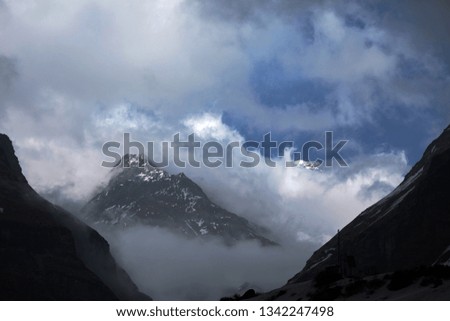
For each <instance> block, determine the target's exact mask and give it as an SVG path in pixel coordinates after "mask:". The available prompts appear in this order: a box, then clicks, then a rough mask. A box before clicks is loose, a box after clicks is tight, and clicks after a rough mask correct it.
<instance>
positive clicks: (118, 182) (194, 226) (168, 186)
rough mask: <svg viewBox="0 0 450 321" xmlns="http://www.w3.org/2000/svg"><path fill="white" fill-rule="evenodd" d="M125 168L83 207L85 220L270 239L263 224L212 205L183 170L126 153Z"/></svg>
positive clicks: (184, 232)
mask: <svg viewBox="0 0 450 321" xmlns="http://www.w3.org/2000/svg"><path fill="white" fill-rule="evenodd" d="M125 161H129V162H130V165H133V166H130V167H129V168H123V167H117V168H114V169H113V176H112V178H111V180H110V182H109V184H108V185H107V186H106V187H105V188H104V189H103V190H102V191H101V192H100V193H98V194H97V195H96V196H94V198H92V200H91V201H89V202H88V203H87V204H86V205H85V206H84V208H83V213H84V215H85V217H86V218H87V220H89V221H91V222H92V223H93V224H100V225H104V226H109V227H112V228H114V227H121V228H125V227H129V226H133V225H137V224H143V225H148V226H157V227H163V228H167V229H169V230H171V231H174V232H176V233H180V234H182V235H184V236H186V237H189V238H192V237H200V238H210V237H219V238H222V239H223V240H224V241H225V242H226V243H229V244H232V243H235V242H236V241H240V240H258V241H259V242H260V243H262V244H264V245H273V244H275V243H274V242H272V241H270V240H268V239H267V238H266V237H264V236H263V234H264V233H265V231H264V229H263V228H260V227H258V226H256V225H254V224H251V223H250V222H248V221H247V220H246V219H244V218H242V217H239V216H238V215H236V214H233V213H230V212H228V211H226V210H225V209H223V208H221V207H219V206H217V205H216V204H214V203H212V202H211V201H210V200H209V198H208V197H207V195H206V194H205V193H204V192H203V190H202V189H201V188H200V187H199V186H198V185H197V184H195V183H194V182H193V181H192V180H190V179H189V178H188V177H187V176H186V175H185V174H183V173H180V174H177V175H171V174H169V173H168V172H166V171H164V170H162V169H160V168H155V167H153V166H151V165H149V164H146V165H144V166H143V167H139V166H138V165H139V162H141V163H142V158H138V157H135V156H133V155H130V156H126V157H125Z"/></svg>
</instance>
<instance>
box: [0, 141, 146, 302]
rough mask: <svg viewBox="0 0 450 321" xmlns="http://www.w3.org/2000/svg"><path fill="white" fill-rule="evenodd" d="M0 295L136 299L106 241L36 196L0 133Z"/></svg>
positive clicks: (4, 297)
mask: <svg viewBox="0 0 450 321" xmlns="http://www.w3.org/2000/svg"><path fill="white" fill-rule="evenodd" d="M0 284H1V286H0V299H1V300H117V299H120V300H140V299H149V298H148V297H146V296H145V295H143V294H141V293H140V292H139V291H138V290H137V288H136V286H135V285H134V284H133V282H132V281H131V279H130V278H129V277H128V275H127V274H126V273H125V272H124V271H123V270H122V269H121V268H120V267H118V266H117V265H116V263H115V261H114V259H113V257H112V256H111V254H110V252H109V245H108V243H107V242H106V241H105V240H104V239H103V238H102V237H101V236H100V235H99V234H98V233H97V232H96V231H94V230H93V229H91V228H90V227H88V226H87V225H85V224H84V223H82V222H80V221H79V220H77V219H76V218H74V217H73V216H72V215H71V214H70V213H68V212H66V211H64V210H63V209H61V208H59V207H56V206H54V205H53V204H51V203H49V202H47V201H46V200H44V199H43V198H41V197H40V196H39V195H38V194H37V193H36V192H35V191H34V190H33V189H32V188H31V187H30V186H29V185H28V182H27V180H26V178H25V177H24V176H23V174H22V170H21V168H20V165H19V162H18V159H17V157H16V156H15V154H14V149H13V146H12V143H11V141H10V139H9V138H8V137H7V136H6V135H3V134H0Z"/></svg>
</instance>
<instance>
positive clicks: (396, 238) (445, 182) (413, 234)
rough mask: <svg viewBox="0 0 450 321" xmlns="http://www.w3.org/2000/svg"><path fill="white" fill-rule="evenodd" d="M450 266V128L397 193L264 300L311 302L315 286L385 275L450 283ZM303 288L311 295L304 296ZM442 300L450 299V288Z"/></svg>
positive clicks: (360, 218)
mask: <svg viewBox="0 0 450 321" xmlns="http://www.w3.org/2000/svg"><path fill="white" fill-rule="evenodd" d="M439 265H440V266H443V267H442V268H441V267H439ZM449 265H450V126H449V127H448V128H447V129H445V130H444V132H443V133H442V134H441V135H440V136H439V138H437V139H436V140H434V141H433V142H432V143H431V144H430V145H429V147H428V148H427V149H426V151H425V153H424V154H423V157H422V159H421V160H420V161H419V162H418V163H417V164H416V165H414V167H413V168H412V169H411V171H410V172H409V173H408V174H407V175H406V176H405V179H404V181H403V182H402V183H401V184H400V185H399V186H398V187H397V188H396V189H395V190H394V191H393V192H392V193H390V194H389V195H388V196H386V197H385V198H383V199H382V200H380V201H379V202H377V203H376V204H374V205H373V206H371V207H369V208H368V209H367V210H365V211H364V212H362V213H361V214H360V215H359V216H358V217H356V218H355V219H354V220H353V221H352V222H351V223H350V224H348V225H347V226H346V227H345V228H343V229H342V230H341V231H340V232H339V233H338V234H337V235H336V236H335V237H333V238H332V239H331V240H330V241H329V242H327V243H326V244H325V245H323V246H322V247H321V248H320V249H319V250H317V251H316V252H315V253H314V254H313V255H312V257H311V258H310V259H309V260H308V261H307V263H306V265H305V267H304V268H303V270H302V271H301V272H299V273H298V274H297V275H295V276H294V277H293V278H292V279H290V280H289V281H288V283H287V285H286V286H285V287H283V288H281V289H278V290H274V291H273V292H271V295H265V296H261V297H260V298H264V299H271V298H272V299H298V298H299V297H301V296H303V298H307V296H306V292H308V291H310V292H311V291H312V290H311V289H312V288H311V287H312V285H313V284H315V285H316V286H317V285H318V284H319V285H320V284H321V283H323V284H327V285H330V284H334V283H333V282H334V281H337V280H338V279H341V278H344V279H345V278H347V279H348V278H360V279H361V280H362V281H361V282H363V281H364V282H366V281H367V276H374V275H385V277H386V278H387V279H389V278H391V277H392V278H393V279H395V280H397V278H399V277H400V279H401V277H402V276H403V277H404V278H406V279H408V278H409V280H410V281H411V280H413V279H414V280H418V279H420V277H423V276H427V275H428V276H429V275H434V273H438V274H439V275H441V276H445V277H446V278H447V277H448V276H450V273H449V272H448V271H446V270H445V266H449ZM424 269H425V270H424ZM430 269H431V270H430ZM436 270H437V272H436ZM443 270H444V271H445V273H444V272H442V271H443ZM402 271H403V272H402ZM389 273H391V274H392V273H393V274H392V275H390V276H389V275H387V274H389ZM405 275H407V277H406V276H405ZM413 276H415V278H414V277H413ZM324 280H325V281H324ZM390 280H391V279H390ZM341 282H344V281H341ZM364 282H363V283H364ZM411 282H412V281H411ZM344 283H345V282H344ZM394 283H395V282H394ZM425 283H426V282H425ZM389 284H390V283H389ZM360 285H361V284H360ZM342 286H343V284H341V285H334V288H330V287H326V288H325V290H324V289H323V290H324V292H323V293H325V292H326V291H328V293H331V292H330V291H333V289H334V291H335V292H336V291H337V289H339V287H342ZM319 287H320V286H319ZM301 288H303V290H304V289H305V288H306V289H309V290H308V291H303V292H302V290H301ZM394 288H395V286H394ZM330 289H331V290H330ZM280 291H281V292H280ZM274 293H275V296H273V295H274ZM277 293H278V294H279V293H282V295H278V296H277V295H276V294H277ZM293 293H294V294H293ZM300 293H302V294H300ZM405 295H407V294H405ZM427 295H428V294H427ZM336 297H338V296H336ZM336 297H333V296H332V298H336ZM425 297H428V298H434V297H433V296H431V297H430V296H423V298H425ZM436 297H437V298H440V299H442V298H447V299H450V286H448V287H447V288H446V291H443V292H442V293H441V294H439V295H437V296H436ZM310 298H311V296H310ZM320 298H323V297H320ZM325 298H327V297H325ZM412 298H415V299H417V298H419V299H420V298H421V297H420V296H418V297H412Z"/></svg>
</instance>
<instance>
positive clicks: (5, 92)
mask: <svg viewBox="0 0 450 321" xmlns="http://www.w3.org/2000/svg"><path fill="white" fill-rule="evenodd" d="M1 6H2V3H1V2H0V10H1ZM17 76H18V73H17V69H16V62H15V60H14V59H11V58H9V57H6V56H4V55H0V117H2V116H4V115H3V114H4V103H5V102H6V100H7V99H8V97H9V96H10V91H11V89H12V86H13V83H14V80H15V78H16V77H17ZM0 132H1V128H0Z"/></svg>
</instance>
